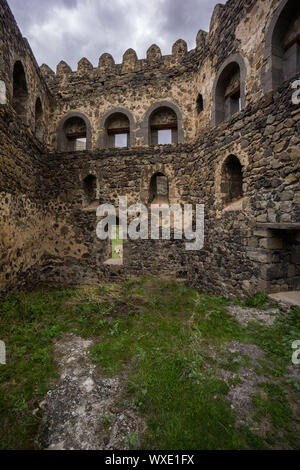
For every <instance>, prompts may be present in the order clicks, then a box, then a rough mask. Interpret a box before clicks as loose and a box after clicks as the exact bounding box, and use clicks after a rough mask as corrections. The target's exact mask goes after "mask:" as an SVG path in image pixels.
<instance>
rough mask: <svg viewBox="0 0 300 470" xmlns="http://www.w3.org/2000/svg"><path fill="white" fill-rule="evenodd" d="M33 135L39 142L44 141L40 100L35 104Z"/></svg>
mask: <svg viewBox="0 0 300 470" xmlns="http://www.w3.org/2000/svg"><path fill="white" fill-rule="evenodd" d="M35 135H36V137H37V138H38V139H39V140H40V141H43V140H44V122H43V107H42V102H41V100H40V98H37V100H36V102H35Z"/></svg>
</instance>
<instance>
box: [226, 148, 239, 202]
mask: <svg viewBox="0 0 300 470" xmlns="http://www.w3.org/2000/svg"><path fill="white" fill-rule="evenodd" d="M221 193H222V198H223V202H224V204H226V205H228V204H231V203H233V202H236V201H239V200H240V199H242V197H243V168H242V165H241V162H240V160H239V159H238V158H237V157H236V156H235V155H229V156H228V157H227V158H226V160H225V162H224V163H223V166H222V172H221Z"/></svg>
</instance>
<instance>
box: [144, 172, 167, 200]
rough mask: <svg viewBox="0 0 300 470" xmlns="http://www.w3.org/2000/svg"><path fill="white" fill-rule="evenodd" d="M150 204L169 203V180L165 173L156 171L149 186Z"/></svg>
mask: <svg viewBox="0 0 300 470" xmlns="http://www.w3.org/2000/svg"><path fill="white" fill-rule="evenodd" d="M148 203H149V204H169V182H168V178H167V176H166V175H164V174H163V173H160V172H157V173H155V174H154V175H153V176H152V178H151V180H150V186H149V201H148Z"/></svg>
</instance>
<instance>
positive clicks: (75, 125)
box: [63, 116, 86, 152]
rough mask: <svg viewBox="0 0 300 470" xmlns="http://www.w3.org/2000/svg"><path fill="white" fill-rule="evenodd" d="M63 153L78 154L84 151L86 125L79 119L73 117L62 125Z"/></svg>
mask: <svg viewBox="0 0 300 470" xmlns="http://www.w3.org/2000/svg"><path fill="white" fill-rule="evenodd" d="M63 131H64V135H65V143H66V148H65V151H67V152H68V151H69V152H72V151H73V152H74V151H75V152H78V151H81V150H86V124H85V122H84V120H83V119H82V118H80V117H77V116H74V117H71V118H70V119H68V120H67V121H66V122H65V124H64V128H63Z"/></svg>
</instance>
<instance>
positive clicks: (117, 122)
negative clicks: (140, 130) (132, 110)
mask: <svg viewBox="0 0 300 470" xmlns="http://www.w3.org/2000/svg"><path fill="white" fill-rule="evenodd" d="M106 132H107V141H108V147H109V148H125V147H129V136H130V123H129V119H128V117H127V116H125V114H122V113H115V114H113V115H112V116H110V117H109V118H108V119H107V121H106Z"/></svg>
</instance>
